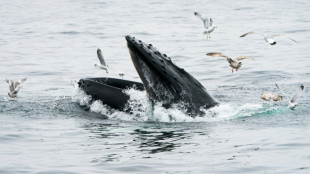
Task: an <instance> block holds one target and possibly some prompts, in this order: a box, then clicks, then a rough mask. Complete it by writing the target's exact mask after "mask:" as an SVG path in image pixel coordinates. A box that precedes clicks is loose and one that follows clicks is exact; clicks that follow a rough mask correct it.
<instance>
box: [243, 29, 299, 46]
mask: <svg viewBox="0 0 310 174" xmlns="http://www.w3.org/2000/svg"><path fill="white" fill-rule="evenodd" d="M252 34H256V35H260V36H262V37H263V38H264V40H265V41H266V42H267V43H268V44H270V45H275V44H276V43H277V42H276V41H275V40H274V38H275V37H280V36H285V37H287V38H289V39H290V40H292V41H294V42H296V40H294V39H292V38H290V37H288V36H286V35H284V34H274V35H271V36H266V35H263V34H260V33H256V32H252V31H251V32H248V33H245V34H243V35H241V36H240V37H245V36H248V35H252Z"/></svg>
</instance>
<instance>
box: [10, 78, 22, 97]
mask: <svg viewBox="0 0 310 174" xmlns="http://www.w3.org/2000/svg"><path fill="white" fill-rule="evenodd" d="M26 80H27V78H23V79H20V80H17V81H13V80H8V79H6V80H5V81H6V82H7V83H8V84H9V89H10V92H9V93H8V96H9V97H11V98H16V97H17V93H18V92H19V89H20V88H21V84H22V83H23V82H25V81H26Z"/></svg>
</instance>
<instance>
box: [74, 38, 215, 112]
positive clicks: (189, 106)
mask: <svg viewBox="0 0 310 174" xmlns="http://www.w3.org/2000/svg"><path fill="white" fill-rule="evenodd" d="M125 38H126V40H127V47H128V49H129V53H130V56H131V60H132V62H133V64H134V67H135V69H136V71H137V72H138V74H139V77H140V79H141V81H142V83H139V82H132V81H128V80H123V79H111V78H85V79H81V80H80V81H79V86H80V88H82V89H83V90H84V91H85V92H86V94H88V95H91V96H92V98H93V99H95V100H97V99H99V100H101V101H102V102H103V104H107V105H109V106H111V107H112V108H115V109H119V110H124V109H125V111H130V108H128V107H126V106H127V103H128V100H129V98H130V96H128V95H127V94H125V93H124V89H128V88H132V87H135V88H136V89H138V90H145V91H146V92H147V94H148V96H149V98H150V99H151V101H152V102H154V103H155V102H159V103H161V104H162V106H163V107H165V108H169V107H171V106H172V105H174V106H177V107H181V109H183V110H185V112H186V113H187V114H188V115H190V116H193V117H194V116H196V115H200V114H203V113H202V111H201V109H202V108H204V109H208V108H211V107H214V106H216V105H217V104H218V103H217V102H216V101H215V100H214V99H213V98H212V97H211V96H210V95H209V94H208V93H207V91H206V89H205V88H204V87H203V86H202V85H201V84H200V83H199V82H198V81H197V80H196V79H195V78H194V77H193V76H191V75H190V74H189V73H187V72H186V71H185V70H184V69H182V68H179V67H178V66H177V65H175V64H174V63H173V62H172V61H171V58H170V57H168V56H167V55H166V54H162V53H161V52H159V51H158V50H157V49H156V48H155V47H153V45H152V44H146V43H144V42H142V41H141V40H138V39H136V38H135V37H131V36H126V37H125Z"/></svg>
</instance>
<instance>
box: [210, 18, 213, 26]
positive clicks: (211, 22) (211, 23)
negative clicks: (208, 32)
mask: <svg viewBox="0 0 310 174" xmlns="http://www.w3.org/2000/svg"><path fill="white" fill-rule="evenodd" d="M212 25H213V19H212V18H210V26H212Z"/></svg>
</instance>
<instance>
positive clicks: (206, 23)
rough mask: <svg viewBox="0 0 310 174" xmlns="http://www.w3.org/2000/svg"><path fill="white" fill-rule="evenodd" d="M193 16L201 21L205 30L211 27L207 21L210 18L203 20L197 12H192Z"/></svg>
mask: <svg viewBox="0 0 310 174" xmlns="http://www.w3.org/2000/svg"><path fill="white" fill-rule="evenodd" d="M194 15H195V16H197V17H198V18H199V19H201V20H202V22H203V25H204V27H205V28H208V27H209V26H211V25H210V21H209V20H210V18H204V17H202V16H201V14H199V13H197V12H194Z"/></svg>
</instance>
